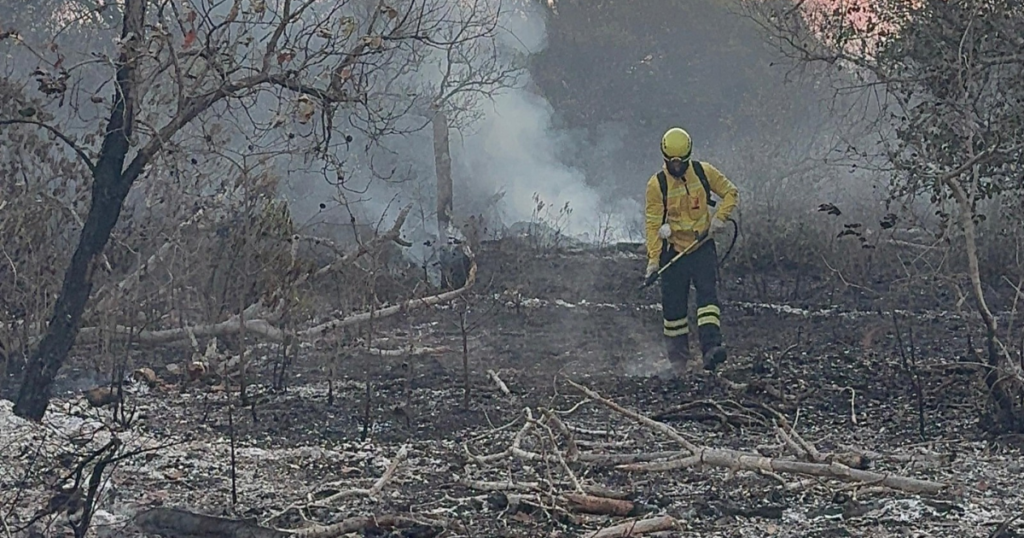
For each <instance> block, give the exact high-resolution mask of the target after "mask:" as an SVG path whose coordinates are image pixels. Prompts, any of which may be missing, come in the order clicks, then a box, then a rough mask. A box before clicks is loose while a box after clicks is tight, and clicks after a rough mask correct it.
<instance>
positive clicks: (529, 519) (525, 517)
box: [512, 512, 534, 523]
mask: <svg viewBox="0 0 1024 538" xmlns="http://www.w3.org/2000/svg"><path fill="white" fill-rule="evenodd" d="M512 519H514V520H516V521H519V522H520V523H533V522H534V519H533V516H531V515H530V514H527V513H526V512H516V513H515V514H514V515H513V516H512Z"/></svg>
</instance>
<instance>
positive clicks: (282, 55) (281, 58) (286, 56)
mask: <svg viewBox="0 0 1024 538" xmlns="http://www.w3.org/2000/svg"><path fill="white" fill-rule="evenodd" d="M293 58H295V53H294V52H279V53H277V65H283V64H285V63H286V62H290V61H292V59H293Z"/></svg>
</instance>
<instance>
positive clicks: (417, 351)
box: [363, 346, 449, 357]
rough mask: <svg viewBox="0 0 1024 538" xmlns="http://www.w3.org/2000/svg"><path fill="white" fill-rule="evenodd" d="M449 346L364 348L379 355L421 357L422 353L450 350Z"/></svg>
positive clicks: (437, 352)
mask: <svg viewBox="0 0 1024 538" xmlns="http://www.w3.org/2000/svg"><path fill="white" fill-rule="evenodd" d="M448 350H449V348H447V347H444V346H442V347H429V346H416V347H410V348H406V349H401V348H399V349H380V348H370V349H364V350H363V351H365V352H366V353H369V354H370V355H375V356H377V357H419V356H422V355H437V354H440V353H444V352H446V351H448Z"/></svg>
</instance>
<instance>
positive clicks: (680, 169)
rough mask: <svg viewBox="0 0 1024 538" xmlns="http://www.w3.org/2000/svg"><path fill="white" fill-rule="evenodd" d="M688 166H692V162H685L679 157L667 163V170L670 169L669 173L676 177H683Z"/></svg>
mask: <svg viewBox="0 0 1024 538" xmlns="http://www.w3.org/2000/svg"><path fill="white" fill-rule="evenodd" d="M688 166H690V161H684V160H682V159H680V158H678V157H676V158H674V159H669V160H667V161H665V168H666V169H668V173H670V174H672V175H673V176H675V177H683V174H684V173H686V168H687V167H688Z"/></svg>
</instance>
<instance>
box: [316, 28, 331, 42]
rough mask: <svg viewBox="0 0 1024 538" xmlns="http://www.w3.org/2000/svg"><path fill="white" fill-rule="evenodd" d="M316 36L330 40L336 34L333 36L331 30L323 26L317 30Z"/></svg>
mask: <svg viewBox="0 0 1024 538" xmlns="http://www.w3.org/2000/svg"><path fill="white" fill-rule="evenodd" d="M316 35H318V36H320V37H322V38H324V39H330V38H332V37H334V34H332V33H331V31H330V30H328V29H327V28H325V27H323V26H321V27H319V28H317V29H316Z"/></svg>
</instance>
